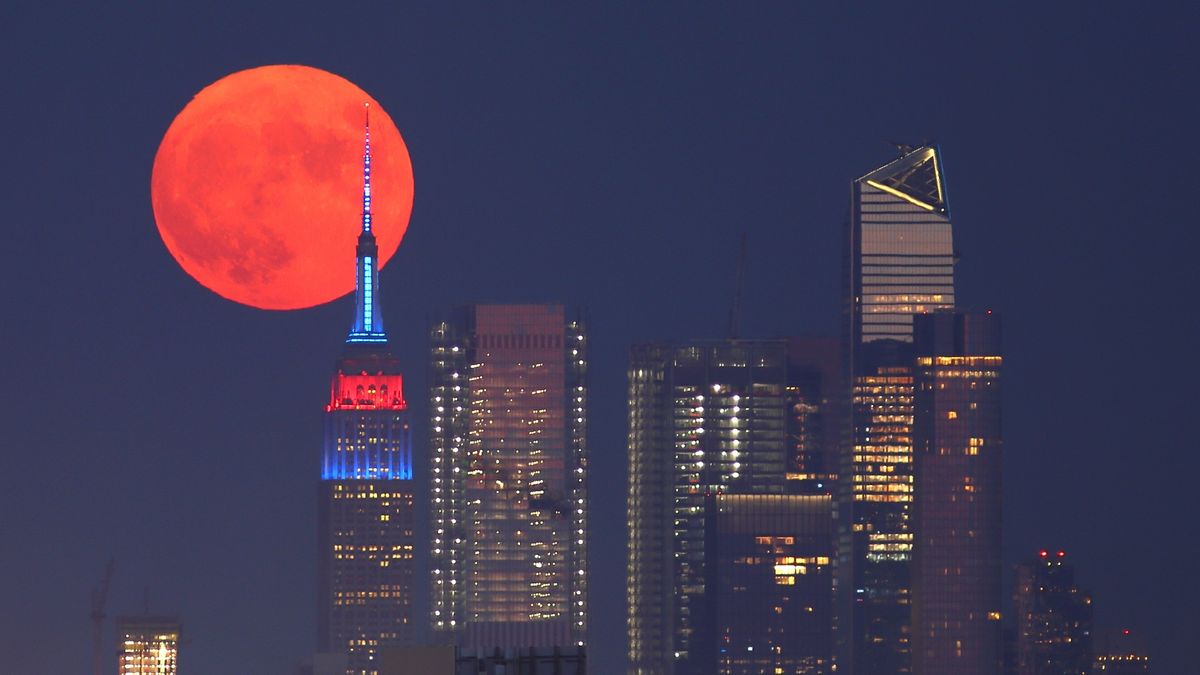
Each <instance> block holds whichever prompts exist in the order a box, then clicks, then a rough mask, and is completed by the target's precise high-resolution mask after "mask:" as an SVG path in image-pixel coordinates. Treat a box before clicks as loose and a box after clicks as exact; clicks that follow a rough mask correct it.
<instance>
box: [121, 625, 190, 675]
mask: <svg viewBox="0 0 1200 675" xmlns="http://www.w3.org/2000/svg"><path fill="white" fill-rule="evenodd" d="M179 635H180V625H179V617H174V616H123V617H119V618H118V619H117V636H118V640H120V645H119V647H120V649H118V651H117V673H118V675H175V673H177V672H179Z"/></svg>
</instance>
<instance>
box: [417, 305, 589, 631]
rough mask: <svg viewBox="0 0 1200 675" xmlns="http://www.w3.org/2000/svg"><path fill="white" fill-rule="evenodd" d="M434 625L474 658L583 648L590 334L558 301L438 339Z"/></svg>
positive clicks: (461, 319) (485, 310)
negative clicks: (475, 652) (475, 653)
mask: <svg viewBox="0 0 1200 675" xmlns="http://www.w3.org/2000/svg"><path fill="white" fill-rule="evenodd" d="M431 337H432V353H431V365H432V368H431V376H430V401H429V406H430V447H431V449H432V456H431V462H432V464H431V468H430V475H431V477H432V482H433V485H432V496H433V500H432V501H433V503H432V505H431V520H432V522H431V533H430V534H431V537H432V546H431V551H430V566H431V570H430V571H431V578H430V582H429V583H430V588H431V591H432V603H431V608H430V610H431V612H430V620H431V623H432V628H433V630H434V631H435V635H436V636H438V639H439V640H441V641H446V642H452V643H454V644H457V645H459V646H460V647H463V648H467V649H485V650H490V649H495V648H500V649H505V648H510V647H512V648H517V647H520V648H528V647H554V646H559V647H567V646H573V647H579V646H584V645H585V643H586V641H587V639H586V636H587V628H588V624H587V615H588V595H587V587H588V586H587V584H588V574H587V570H588V568H587V540H588V538H587V531H588V507H587V465H588V445H587V422H588V417H587V407H588V400H587V397H588V387H587V366H588V362H587V335H586V333H585V328H584V326H583V324H582V322H581V321H580V320H576V319H568V318H567V316H566V312H565V310H564V308H563V307H562V306H561V305H474V306H470V307H463V308H460V309H458V310H457V311H455V312H454V315H453V317H452V318H451V319H450V320H448V321H442V322H439V323H437V324H435V325H434V327H433V330H432V336H431Z"/></svg>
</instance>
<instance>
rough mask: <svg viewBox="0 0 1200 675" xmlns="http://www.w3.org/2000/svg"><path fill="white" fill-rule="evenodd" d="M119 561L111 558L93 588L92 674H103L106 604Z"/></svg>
mask: <svg viewBox="0 0 1200 675" xmlns="http://www.w3.org/2000/svg"><path fill="white" fill-rule="evenodd" d="M116 567H117V561H115V560H113V559H111V558H109V560H108V565H106V566H105V567H104V577H103V578H101V579H100V585H98V586H96V587H95V588H93V589H92V675H103V673H104V663H103V661H104V658H103V657H104V653H103V649H102V645H101V643H102V642H103V641H104V606H105V605H106V604H107V603H108V587H109V585H110V584H111V583H112V577H113V571H114V570H115V569H116Z"/></svg>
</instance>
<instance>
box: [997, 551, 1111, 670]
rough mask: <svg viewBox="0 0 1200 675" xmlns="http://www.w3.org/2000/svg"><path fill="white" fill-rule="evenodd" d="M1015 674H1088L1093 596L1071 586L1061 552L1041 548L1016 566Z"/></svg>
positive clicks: (1071, 575)
mask: <svg viewBox="0 0 1200 675" xmlns="http://www.w3.org/2000/svg"><path fill="white" fill-rule="evenodd" d="M1013 605H1014V610H1015V612H1016V626H1017V673H1018V675H1088V673H1089V672H1091V670H1092V598H1091V596H1090V595H1088V594H1087V593H1085V592H1084V591H1081V590H1080V589H1079V587H1078V586H1076V585H1075V568H1074V567H1072V566H1071V565H1070V564H1068V563H1067V562H1066V553H1065V552H1063V551H1058V552H1057V553H1055V552H1052V551H1041V552H1040V553H1038V555H1037V556H1036V557H1034V558H1033V559H1032V560H1030V561H1028V562H1026V563H1024V564H1022V565H1019V566H1017V587H1016V591H1015V597H1014V602H1013Z"/></svg>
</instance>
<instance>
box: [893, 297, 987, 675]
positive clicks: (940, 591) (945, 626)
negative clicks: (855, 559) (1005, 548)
mask: <svg viewBox="0 0 1200 675" xmlns="http://www.w3.org/2000/svg"><path fill="white" fill-rule="evenodd" d="M914 328H915V339H914V344H915V346H916V352H917V361H916V374H915V375H916V376H915V383H914V384H915V392H914V397H913V399H914V401H913V408H914V409H913V419H914V423H913V445H914V448H913V464H914V474H915V475H914V478H915V479H914V483H913V487H914V493H913V494H914V499H913V516H912V526H913V531H914V535H915V541H914V547H913V575H912V580H913V584H912V596H913V620H912V636H913V672H914V673H921V674H922V675H998V673H999V672H1000V666H1001V660H1002V653H1001V646H1000V638H1001V631H1000V510H1001V508H1000V507H1001V495H1000V460H1001V454H1002V453H1001V448H1002V436H1001V433H1000V377H1001V365H1002V361H1003V359H1002V356H1001V350H1000V322H999V319H998V318H997V317H996V316H994V315H992V314H990V313H987V314H965V313H962V312H953V311H943V312H934V313H932V314H922V315H919V316H917V317H916V320H915V323H914Z"/></svg>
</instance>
